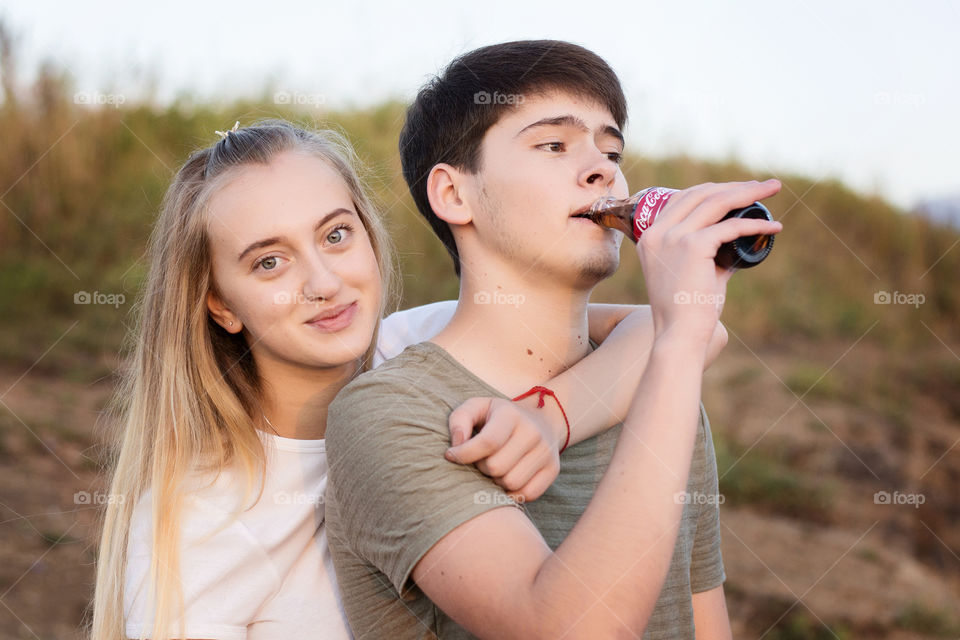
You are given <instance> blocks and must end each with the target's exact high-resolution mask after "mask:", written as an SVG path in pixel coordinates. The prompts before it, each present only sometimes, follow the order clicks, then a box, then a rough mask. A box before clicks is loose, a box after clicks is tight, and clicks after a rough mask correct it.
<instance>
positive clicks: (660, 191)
mask: <svg viewBox="0 0 960 640" xmlns="http://www.w3.org/2000/svg"><path fill="white" fill-rule="evenodd" d="M674 192H676V189H667V188H666V187H650V188H649V189H647V190H646V191H645V192H644V193H643V197H642V198H641V199H640V206H639V207H638V208H637V212H636V214H635V215H634V218H633V235H634V237H636V238H639V237H640V234H642V233H643V232H644V231H646V230H647V229H649V228H650V225H652V224H653V221H654V220H655V219H656V217H657V214H658V213H660V210H661V209H663V207H664V205H666V204H667V200H669V199H670V196H671V195H672V194H673V193H674Z"/></svg>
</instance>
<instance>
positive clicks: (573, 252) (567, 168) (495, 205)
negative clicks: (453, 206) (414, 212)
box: [468, 93, 628, 288]
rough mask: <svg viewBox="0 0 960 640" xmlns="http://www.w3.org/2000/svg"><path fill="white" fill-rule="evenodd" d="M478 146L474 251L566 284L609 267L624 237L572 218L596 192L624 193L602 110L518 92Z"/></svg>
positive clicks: (592, 278)
mask: <svg viewBox="0 0 960 640" xmlns="http://www.w3.org/2000/svg"><path fill="white" fill-rule="evenodd" d="M480 151H481V156H480V157H481V162H480V170H479V171H478V173H477V175H476V176H474V182H473V187H474V188H473V189H471V190H470V196H468V197H470V199H471V203H470V204H471V208H472V210H473V225H474V227H475V233H476V235H475V240H476V244H477V246H476V247H472V248H473V249H474V250H475V252H476V253H477V254H479V255H478V257H480V258H482V259H483V260H490V259H493V260H499V261H501V262H503V263H504V264H505V265H507V266H508V267H509V268H510V269H511V270H512V271H513V272H514V273H516V274H518V275H520V276H521V277H530V276H536V277H540V278H544V277H545V278H548V279H549V280H548V281H549V282H550V283H552V284H556V285H559V286H569V287H571V288H589V287H592V286H594V285H596V284H597V283H598V282H599V281H600V280H602V279H604V278H606V277H609V276H610V275H612V274H613V273H614V272H615V271H616V269H617V266H618V265H619V260H620V243H621V241H622V234H620V233H619V232H616V231H614V230H612V229H607V228H604V227H600V226H598V225H596V224H594V223H592V222H590V221H589V220H586V219H583V218H574V217H572V215H573V214H574V213H575V212H577V210H581V209H582V208H583V207H584V206H586V205H589V204H590V203H591V202H593V201H594V200H596V199H597V198H599V197H602V196H606V195H613V196H616V197H626V196H627V195H628V190H627V182H626V179H625V178H624V177H623V173H622V172H621V171H620V167H619V163H618V162H619V157H620V155H621V153H622V152H623V141H622V138H621V136H620V132H619V130H618V129H617V125H616V122H615V121H614V120H613V117H612V116H611V115H610V112H609V110H608V109H607V108H606V107H604V106H603V105H601V104H597V103H594V102H591V101H587V100H584V99H582V98H578V97H575V96H571V95H568V94H564V93H551V94H547V95H543V96H526V97H525V100H524V101H523V103H522V104H521V105H520V106H519V107H518V108H516V109H515V110H513V111H510V112H508V113H506V114H505V115H503V116H502V117H501V118H500V120H499V121H498V122H497V123H496V124H495V125H494V126H493V127H491V128H490V129H489V130H488V131H487V133H486V135H485V136H484V139H483V142H482V144H481V150H480ZM477 263H478V264H483V262H480V261H478V262H477ZM468 277H469V276H468ZM541 281H542V280H541Z"/></svg>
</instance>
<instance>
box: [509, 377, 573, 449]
mask: <svg viewBox="0 0 960 640" xmlns="http://www.w3.org/2000/svg"><path fill="white" fill-rule="evenodd" d="M535 393H539V394H540V398H539V401H538V402H537V409H542V408H543V396H550V397H551V398H553V400H554V402H556V403H557V406H558V407H560V413H561V414H562V415H563V421H564V422H565V423H567V439H566V440H565V441H564V443H563V446H562V447H560V453H563V452H564V450H565V449H566V448H567V445H568V444H570V421H569V420H568V419H567V412H566V411H564V410H563V405H562V404H560V400H558V399H557V394H555V393H554V392H553V391H551V390H550V389H547V388H546V387H541V386H536V387H531V388H530V390H529V391H527V392H526V393H522V394H520V395H519V396H517V397H516V398H514V399H513V401H514V402H516V401H517V400H523V399H524V398H526V397H529V396H532V395H533V394H535Z"/></svg>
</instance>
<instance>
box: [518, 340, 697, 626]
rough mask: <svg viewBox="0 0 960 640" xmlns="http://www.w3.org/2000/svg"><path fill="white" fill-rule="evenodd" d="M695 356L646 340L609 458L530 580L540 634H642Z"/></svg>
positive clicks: (690, 442) (666, 526)
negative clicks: (646, 353) (645, 357)
mask: <svg viewBox="0 0 960 640" xmlns="http://www.w3.org/2000/svg"><path fill="white" fill-rule="evenodd" d="M703 359H704V354H703V353H702V350H700V349H697V348H695V347H694V346H691V345H688V344H686V343H684V342H682V341H675V340H666V339H664V340H660V341H658V343H657V344H655V346H654V350H653V351H652V353H651V357H650V361H649V364H648V366H647V367H646V370H645V372H644V374H643V377H642V379H641V382H640V384H639V386H638V389H637V393H636V397H635V399H634V401H633V404H632V405H631V407H630V411H629V413H628V415H627V420H626V421H625V422H624V427H623V431H622V433H621V435H620V438H619V440H618V442H617V447H616V450H615V452H614V455H613V458H612V460H611V462H610V466H609V467H608V469H607V471H606V473H605V474H604V476H603V479H602V480H601V482H600V485H599V487H598V488H597V491H596V493H595V494H594V497H593V499H592V500H591V501H590V504H589V506H588V507H587V509H586V511H585V512H584V514H583V516H582V517H581V518H580V520H579V521H578V522H577V524H576V526H575V527H574V528H573V530H572V531H571V532H570V534H569V535H568V536H567V538H566V540H564V542H563V543H562V544H561V545H560V546H559V547H558V548H557V550H556V551H555V552H554V553H553V554H551V555H550V556H548V558H547V559H546V560H545V561H544V563H543V565H542V566H541V568H540V570H539V572H538V574H537V577H536V579H535V581H534V585H533V587H532V589H533V594H532V598H533V603H532V605H533V606H532V610H533V611H535V612H537V618H538V620H537V628H538V630H540V631H541V633H542V634H543V635H544V636H551V637H559V636H560V635H563V634H566V633H568V632H570V635H568V636H566V637H586V636H593V637H612V636H613V635H617V634H618V633H623V632H625V631H627V630H630V631H632V632H633V633H642V631H643V629H644V627H645V626H646V624H647V621H648V620H649V617H650V614H651V613H652V611H653V608H654V605H655V604H656V600H657V598H658V596H659V593H660V589H661V587H662V584H663V581H664V579H665V577H666V574H667V570H668V569H669V566H670V560H671V558H672V556H673V548H674V545H675V542H676V536H677V531H678V525H679V521H680V517H681V514H682V510H683V504H682V502H681V501H679V500H677V499H676V495H677V494H678V493H679V492H682V491H684V490H685V489H686V486H687V477H688V475H689V471H690V459H691V457H692V454H693V448H694V443H695V440H696V431H697V429H696V428H697V422H698V413H699V401H700V390H701V376H702V371H703ZM597 634H601V635H597Z"/></svg>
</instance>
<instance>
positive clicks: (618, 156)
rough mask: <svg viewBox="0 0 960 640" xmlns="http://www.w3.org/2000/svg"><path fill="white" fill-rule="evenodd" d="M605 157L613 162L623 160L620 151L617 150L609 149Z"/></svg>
mask: <svg viewBox="0 0 960 640" xmlns="http://www.w3.org/2000/svg"><path fill="white" fill-rule="evenodd" d="M607 157H608V158H610V160H612V161H613V162H616V163H617V164H620V162H621V161H622V160H623V154H622V153H620V152H619V151H611V152H609V153H607Z"/></svg>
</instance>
